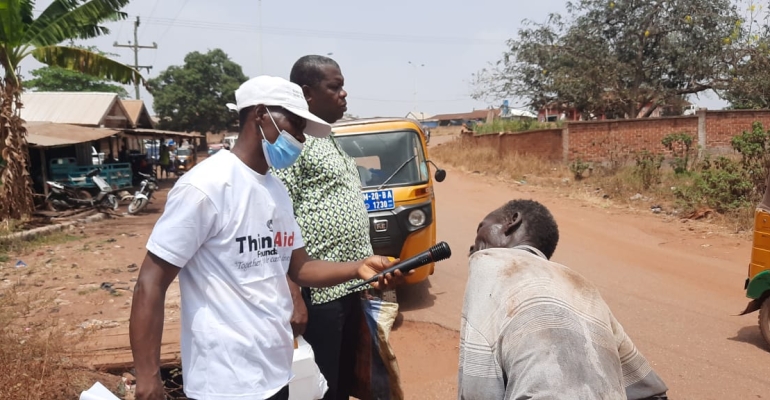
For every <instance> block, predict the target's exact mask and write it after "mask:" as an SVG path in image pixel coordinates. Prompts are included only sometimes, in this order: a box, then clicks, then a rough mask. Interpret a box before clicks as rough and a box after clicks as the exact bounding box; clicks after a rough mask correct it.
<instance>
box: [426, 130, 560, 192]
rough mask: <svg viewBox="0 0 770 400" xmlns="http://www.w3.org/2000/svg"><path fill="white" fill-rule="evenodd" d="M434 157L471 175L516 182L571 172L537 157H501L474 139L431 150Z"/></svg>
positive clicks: (553, 176)
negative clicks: (472, 173) (481, 174)
mask: <svg viewBox="0 0 770 400" xmlns="http://www.w3.org/2000/svg"><path fill="white" fill-rule="evenodd" d="M430 154H431V157H433V158H435V159H437V160H440V161H441V163H442V164H449V165H451V166H453V167H455V168H459V169H462V170H465V171H468V172H477V173H483V174H488V175H494V176H499V177H502V178H504V179H512V180H515V181H522V180H526V181H528V182H530V181H532V180H533V179H534V180H537V179H538V178H540V179H541V180H552V179H555V178H566V177H569V176H570V172H569V169H567V168H566V167H564V166H563V165H561V164H560V163H554V162H549V161H544V160H542V159H540V158H538V157H534V156H530V155H521V154H515V153H513V154H506V155H505V156H503V157H500V154H499V153H498V152H497V150H496V149H492V148H490V147H487V146H479V145H477V144H476V143H475V142H473V139H467V138H463V139H458V140H453V141H451V142H448V143H445V144H442V145H441V146H438V147H436V148H435V149H432V150H431V153H430Z"/></svg>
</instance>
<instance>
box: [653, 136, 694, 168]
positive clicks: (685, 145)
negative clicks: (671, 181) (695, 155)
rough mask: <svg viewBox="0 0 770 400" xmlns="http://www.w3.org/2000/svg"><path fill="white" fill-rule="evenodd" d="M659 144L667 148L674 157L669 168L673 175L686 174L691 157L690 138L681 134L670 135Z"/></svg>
mask: <svg viewBox="0 0 770 400" xmlns="http://www.w3.org/2000/svg"><path fill="white" fill-rule="evenodd" d="M661 144H663V146H664V147H665V148H667V149H668V150H669V151H671V153H672V154H673V156H674V159H673V160H672V161H671V167H672V168H673V169H674V173H675V174H677V175H681V174H684V173H687V171H689V167H690V156H691V155H692V136H690V135H688V134H686V133H684V132H682V133H672V134H670V135H668V136H666V137H664V138H663V140H662V141H661Z"/></svg>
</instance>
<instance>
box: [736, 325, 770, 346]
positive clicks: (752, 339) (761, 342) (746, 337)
mask: <svg viewBox="0 0 770 400" xmlns="http://www.w3.org/2000/svg"><path fill="white" fill-rule="evenodd" d="M728 340H732V341H734V342H742V343H748V344H753V345H754V346H757V347H758V348H760V349H762V350H764V351H770V346H768V344H767V343H766V342H765V339H764V338H762V333H760V332H759V327H758V326H757V325H752V326H745V327H743V328H741V329H740V330H739V331H738V333H737V334H736V335H735V336H734V337H731V338H728Z"/></svg>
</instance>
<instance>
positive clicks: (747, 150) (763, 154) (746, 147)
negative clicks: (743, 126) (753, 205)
mask: <svg viewBox="0 0 770 400" xmlns="http://www.w3.org/2000/svg"><path fill="white" fill-rule="evenodd" d="M730 144H731V145H732V146H733V149H734V150H735V151H737V152H738V153H740V154H741V167H742V168H743V171H744V173H745V174H746V177H747V178H748V179H749V180H750V181H751V183H752V185H753V187H754V189H755V192H754V198H753V199H752V200H759V198H760V197H761V196H762V194H763V193H765V178H766V177H767V175H768V172H770V169H769V168H768V167H769V166H770V153H769V151H770V149H769V147H770V146H768V145H769V144H770V135H768V133H767V132H766V131H765V130H764V128H763V127H762V123H761V122H754V124H753V125H752V127H751V131H743V133H741V134H740V135H738V136H735V137H733V138H732V140H731V141H730Z"/></svg>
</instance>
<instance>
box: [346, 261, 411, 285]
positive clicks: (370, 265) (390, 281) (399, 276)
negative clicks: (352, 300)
mask: <svg viewBox="0 0 770 400" xmlns="http://www.w3.org/2000/svg"><path fill="white" fill-rule="evenodd" d="M399 261H400V260H399V259H394V260H389V259H388V257H384V256H371V257H369V258H367V259H366V260H364V262H363V264H361V267H359V268H358V277H359V278H361V279H363V280H367V279H369V278H371V277H373V276H375V275H377V274H378V273H380V272H382V271H384V270H386V269H388V268H390V267H392V266H394V265H396V264H398V262H399ZM412 273H414V271H409V273H407V274H406V275H404V274H403V273H402V272H401V271H399V270H396V271H394V272H393V273H388V274H385V275H384V276H380V277H379V278H378V279H377V282H372V284H371V286H372V287H373V288H375V289H377V290H382V291H383V292H384V291H386V290H390V289H394V288H395V287H396V286H398V285H400V284H402V283H404V277H405V276H409V275H411V274H412Z"/></svg>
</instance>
